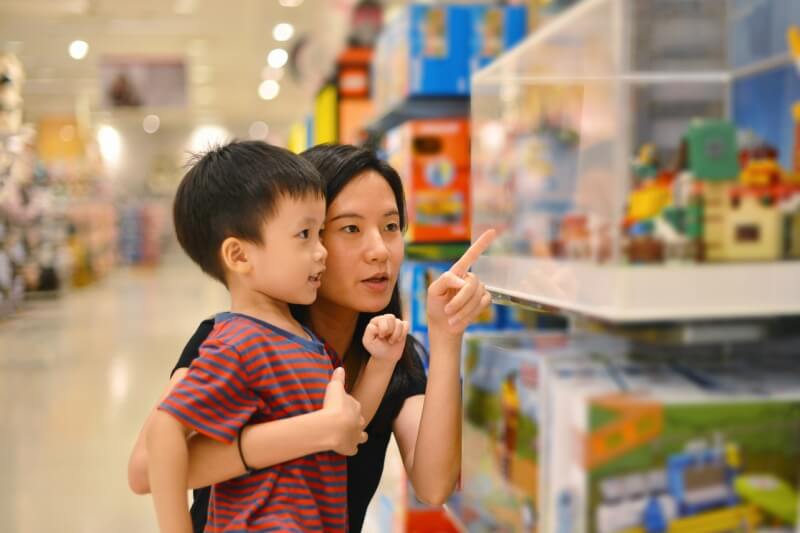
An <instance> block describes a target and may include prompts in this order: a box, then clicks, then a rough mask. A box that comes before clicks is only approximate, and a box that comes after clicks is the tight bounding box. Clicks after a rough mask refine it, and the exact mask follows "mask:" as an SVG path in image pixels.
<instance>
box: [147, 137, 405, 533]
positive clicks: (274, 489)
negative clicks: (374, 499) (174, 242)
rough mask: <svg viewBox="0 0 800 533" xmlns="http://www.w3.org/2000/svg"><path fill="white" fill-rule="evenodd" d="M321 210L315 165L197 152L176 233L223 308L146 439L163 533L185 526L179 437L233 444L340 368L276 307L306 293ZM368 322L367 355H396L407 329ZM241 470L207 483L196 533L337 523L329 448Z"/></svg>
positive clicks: (177, 211) (337, 476)
mask: <svg viewBox="0 0 800 533" xmlns="http://www.w3.org/2000/svg"><path fill="white" fill-rule="evenodd" d="M324 218H325V199H324V188H323V184H322V180H321V178H320V177H319V174H318V173H317V171H316V170H315V169H314V167H313V166H311V165H310V164H309V163H308V162H306V161H305V160H303V159H301V158H299V157H297V156H295V155H294V154H292V153H291V152H288V151H286V150H283V149H281V148H277V147H273V146H270V145H267V144H265V143H263V142H256V141H249V142H233V143H231V144H228V145H226V146H223V147H221V148H217V149H215V150H212V151H210V152H208V153H207V154H205V155H204V156H203V157H202V158H200V159H199V160H198V161H197V162H196V163H195V164H194V166H193V167H192V168H191V169H190V170H189V171H188V172H187V174H186V176H185V177H184V178H183V180H182V182H181V184H180V186H179V187H178V191H177V193H176V197H175V204H174V222H175V230H176V233H177V236H178V240H179V242H180V244H181V246H182V247H183V249H184V250H185V251H186V253H187V254H188V255H189V256H190V257H191V258H192V259H193V260H194V261H195V262H196V263H197V264H198V265H199V266H200V267H201V268H202V269H203V271H205V272H206V273H208V274H209V275H211V276H212V277H214V278H215V279H217V280H219V281H220V282H222V283H223V284H224V285H225V286H226V287H227V289H228V291H229V292H230V297H231V310H230V312H228V313H223V314H221V315H218V316H217V318H216V321H215V326H214V330H213V331H212V333H211V335H210V336H209V337H208V339H207V340H206V341H205V343H204V344H203V346H202V347H201V349H200V357H199V358H198V359H197V360H196V361H195V362H194V363H192V365H191V366H190V368H189V370H188V373H187V375H186V377H185V378H184V379H183V380H182V381H181V382H180V383H178V384H177V385H176V386H175V388H174V389H173V390H172V391H171V392H170V393H169V394H168V395H167V397H166V398H165V399H164V401H163V402H162V403H161V405H160V406H159V409H158V411H157V412H156V413H155V415H154V419H153V423H152V426H151V429H150V430H149V431H148V433H147V451H148V454H149V457H150V469H149V472H150V486H151V490H152V494H153V499H154V501H155V507H156V515H157V517H158V522H159V527H160V528H161V531H162V532H163V533H167V532H169V533H172V532H181V533H183V532H185V533H190V532H191V521H190V517H189V512H188V509H187V504H186V486H187V468H188V465H187V463H188V451H187V440H186V439H187V437H188V435H189V434H190V432H192V431H196V432H199V433H202V434H204V435H206V436H208V437H210V438H213V439H216V440H219V441H221V442H223V443H226V444H229V445H236V444H238V436H239V434H240V432H241V430H242V428H243V427H244V426H245V424H248V423H258V422H265V421H271V420H278V419H290V418H291V417H295V416H297V415H301V414H305V413H309V412H312V411H316V410H319V409H321V408H322V407H323V400H324V398H325V391H326V386H327V385H328V382H329V380H330V376H331V372H332V370H333V369H334V367H335V366H338V365H339V362H338V361H333V360H332V356H331V355H330V354H329V353H328V352H327V350H326V349H325V347H324V345H323V344H322V343H321V342H320V341H319V340H318V339H317V338H316V337H315V336H314V335H313V333H311V332H310V331H309V330H307V329H305V328H304V327H303V326H302V325H301V324H299V323H298V322H297V321H296V320H295V319H294V318H293V316H292V314H291V313H290V310H289V304H304V305H307V304H310V303H312V302H313V301H314V299H315V298H316V295H317V288H318V287H319V285H320V278H321V276H322V273H323V271H324V270H325V258H326V255H327V252H326V250H325V248H324V247H323V246H322V243H321V242H320V233H321V232H322V228H323V222H324ZM374 320H381V321H382V323H381V325H380V328H375V329H380V331H381V332H384V331H385V332H386V333H385V334H381V335H379V336H378V338H376V339H373V340H372V342H371V343H370V346H371V347H372V350H371V352H372V355H373V356H376V357H391V358H395V359H399V357H400V353H401V352H402V349H403V346H404V344H405V337H406V333H407V331H408V325H407V324H406V323H404V322H401V321H399V320H397V319H396V318H394V317H391V316H388V318H387V315H384V316H382V317H378V318H377V319H374ZM387 320H392V321H394V322H392V323H387V322H386V321H387ZM397 332H400V333H401V334H400V335H398V333H397ZM339 373H341V371H339ZM234 443H236V444H234ZM276 444H277V443H276ZM280 444H281V445H291V444H290V443H280ZM240 454H241V448H240ZM242 462H243V463H245V458H244V457H243V456H242ZM245 466H246V468H247V469H248V473H247V474H245V475H243V476H241V477H238V478H236V479H233V480H230V481H226V482H223V483H219V484H217V485H215V486H214V487H213V489H212V493H211V502H210V506H209V514H208V523H207V526H206V531H208V532H221V531H309V530H315V531H320V530H321V531H346V530H347V508H346V507H347V503H346V502H347V494H346V490H347V477H346V476H347V471H346V461H345V457H344V456H342V455H339V454H337V453H335V452H333V451H329V452H322V453H316V454H312V455H308V456H305V457H302V458H300V459H296V460H293V461H288V462H285V463H281V464H279V465H275V466H272V467H269V468H265V469H262V470H252V469H250V468H249V467H247V465H246V463H245Z"/></svg>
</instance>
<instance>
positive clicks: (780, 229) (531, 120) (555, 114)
mask: <svg viewBox="0 0 800 533" xmlns="http://www.w3.org/2000/svg"><path fill="white" fill-rule="evenodd" d="M796 4H797V2H792V1H791V0H776V1H775V2H772V1H769V0H754V1H753V2H749V1H741V2H739V1H729V2H685V1H683V0H584V1H581V2H577V3H575V4H574V5H573V6H571V7H570V8H568V9H567V10H565V11H563V12H561V13H560V14H559V15H558V16H557V17H556V18H554V19H553V20H552V21H551V22H550V23H549V24H547V25H546V26H545V27H543V28H542V29H541V30H540V31H538V32H536V33H534V34H532V35H531V36H529V37H528V38H527V39H525V40H523V41H522V42H520V43H519V44H518V45H517V47H515V49H514V51H513V52H512V53H509V54H507V55H505V56H504V57H503V58H501V59H500V60H498V61H496V62H494V63H492V64H490V65H488V66H486V67H485V68H483V69H482V70H481V71H479V72H478V73H476V74H475V75H474V76H473V78H472V92H471V94H472V99H471V110H472V157H473V165H472V182H471V187H472V198H473V201H474V203H473V206H472V207H473V209H472V221H473V232H474V233H475V234H480V233H482V232H483V231H484V230H486V229H489V228H495V229H496V230H497V232H498V236H497V239H496V240H495V242H494V244H493V246H492V248H491V249H490V250H489V252H488V253H487V254H485V255H484V256H483V257H481V258H480V259H479V260H478V261H477V262H476V264H475V272H476V273H477V274H478V275H479V276H480V277H481V279H482V280H483V281H484V282H485V283H486V284H487V285H488V286H490V287H491V288H492V289H493V290H495V292H498V293H503V294H507V295H509V296H511V297H514V298H516V299H520V300H529V301H534V302H537V303H542V304H546V305H550V306H553V307H557V308H561V309H566V310H571V311H575V312H579V313H583V314H588V315H592V316H595V317H598V318H602V319H605V320H609V321H629V322H633V321H659V320H677V319H702V318H722V317H738V316H775V315H778V314H797V313H798V312H800V284H797V283H796V282H795V281H794V280H796V279H798V277H800V263H798V262H797V261H790V259H796V258H797V255H796V251H797V246H796V239H797V237H796V235H797V233H798V226H797V224H799V223H800V222H798V220H799V219H798V213H800V211H799V210H798V208H799V207H800V200H799V199H798V197H799V196H800V182H798V180H797V178H796V176H797V175H798V172H797V170H795V168H794V165H793V162H794V161H796V160H797V153H798V150H799V149H800V148H798V144H797V142H796V139H795V136H796V132H797V128H798V127H797V124H798V122H800V121H798V117H800V114H797V115H795V114H794V113H793V108H794V106H795V104H796V102H798V101H800V72H799V71H798V67H797V64H798V63H797V60H798V58H800V9H799V8H798V7H797V5H796ZM792 25H794V26H797V27H798V28H795V29H794V31H788V32H787V29H788V28H790V27H791V26H792ZM765 28H770V30H769V31H766V30H765ZM612 36H613V37H612ZM793 36H794V37H793ZM793 43H794V44H793ZM765 94H769V95H772V97H771V98H765V97H764V96H763V95H765Z"/></svg>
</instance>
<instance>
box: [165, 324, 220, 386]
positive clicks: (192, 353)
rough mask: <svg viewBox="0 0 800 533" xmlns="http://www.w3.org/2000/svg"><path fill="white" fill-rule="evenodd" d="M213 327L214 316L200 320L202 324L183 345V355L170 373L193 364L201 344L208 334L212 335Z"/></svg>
mask: <svg viewBox="0 0 800 533" xmlns="http://www.w3.org/2000/svg"><path fill="white" fill-rule="evenodd" d="M213 329H214V317H209V318H206V319H205V320H203V321H202V322H200V325H199V326H197V329H196V330H195V332H194V334H193V335H192V336H191V337H190V338H189V340H188V341H187V342H186V346H184V347H183V351H182V352H181V356H180V357H179V358H178V362H177V364H176V365H175V368H173V369H172V372H171V373H170V375H172V374H174V373H175V371H176V370H178V369H179V368H188V367H189V365H191V364H192V361H194V360H195V359H197V357H198V356H199V355H200V346H202V344H203V342H205V340H206V339H207V338H208V336H209V335H211V331H212V330H213Z"/></svg>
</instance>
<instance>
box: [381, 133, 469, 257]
mask: <svg viewBox="0 0 800 533" xmlns="http://www.w3.org/2000/svg"><path fill="white" fill-rule="evenodd" d="M469 145H470V137H469V120H468V119H466V118H463V119H462V118H450V119H427V120H413V121H410V122H407V123H405V124H403V125H402V126H400V127H398V128H396V129H394V130H392V131H390V132H389V133H388V135H387V138H386V147H387V157H388V160H389V163H390V164H391V165H392V166H393V167H394V168H395V169H397V171H398V172H399V173H400V176H402V177H403V180H404V184H403V185H404V188H405V193H406V198H408V231H407V233H406V238H407V240H408V241H409V242H416V243H423V242H424V243H432V242H433V243H436V242H439V243H441V242H453V241H469V238H470V231H469V230H470V216H469V213H470V189H469V177H470V159H469V154H470V150H469Z"/></svg>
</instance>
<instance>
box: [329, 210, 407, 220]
mask: <svg viewBox="0 0 800 533" xmlns="http://www.w3.org/2000/svg"><path fill="white" fill-rule="evenodd" d="M383 216H384V217H391V216H400V212H399V211H398V210H397V209H390V210H389V211H386V212H385V213H384V214H383ZM340 218H360V219H363V218H364V215H359V214H358V213H340V214H338V215H336V216H335V217H333V218H331V219H330V220H328V222H334V221H335V220H339V219H340Z"/></svg>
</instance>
